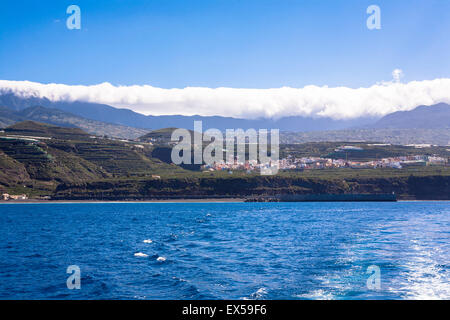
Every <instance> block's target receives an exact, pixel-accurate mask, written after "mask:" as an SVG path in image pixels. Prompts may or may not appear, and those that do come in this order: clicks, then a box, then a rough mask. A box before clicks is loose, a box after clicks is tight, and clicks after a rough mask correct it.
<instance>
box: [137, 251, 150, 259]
mask: <svg viewBox="0 0 450 320" xmlns="http://www.w3.org/2000/svg"><path fill="white" fill-rule="evenodd" d="M134 256H135V257H140V258H145V257H148V254H145V253H142V252H136V253H135V254H134Z"/></svg>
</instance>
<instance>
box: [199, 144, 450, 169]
mask: <svg viewBox="0 0 450 320" xmlns="http://www.w3.org/2000/svg"><path fill="white" fill-rule="evenodd" d="M362 150H363V149H362V148H359V147H355V146H341V147H338V148H336V149H335V151H336V152H341V153H342V154H343V156H344V155H346V153H345V152H349V151H362ZM274 165H275V166H278V169H279V170H300V171H302V170H318V169H334V168H351V169H377V168H393V169H402V168H407V167H425V166H449V165H450V162H449V159H448V158H445V157H440V156H435V155H434V156H429V155H409V156H398V157H388V158H381V159H378V160H372V161H355V160H348V159H345V158H342V159H341V158H338V159H335V158H325V157H301V158H297V157H294V156H292V155H288V156H287V157H286V158H282V159H279V160H278V161H277V163H275V164H274V163H272V162H270V163H265V164H260V163H258V162H257V161H256V160H250V161H245V162H239V161H237V160H234V162H232V163H230V162H224V161H223V162H217V163H214V164H213V165H204V166H202V169H203V170H204V171H220V170H225V171H230V172H231V171H232V170H244V171H246V172H247V173H252V172H253V171H255V170H261V169H262V168H267V167H270V166H274Z"/></svg>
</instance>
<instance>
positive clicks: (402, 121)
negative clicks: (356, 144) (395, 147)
mask: <svg viewBox="0 0 450 320" xmlns="http://www.w3.org/2000/svg"><path fill="white" fill-rule="evenodd" d="M372 128H375V129H445V128H450V105H448V104H445V103H439V104H435V105H432V106H419V107H417V108H415V109H413V110H411V111H398V112H394V113H391V114H388V115H386V116H384V117H383V118H381V119H380V120H379V121H377V122H376V123H375V124H374V125H373V126H372Z"/></svg>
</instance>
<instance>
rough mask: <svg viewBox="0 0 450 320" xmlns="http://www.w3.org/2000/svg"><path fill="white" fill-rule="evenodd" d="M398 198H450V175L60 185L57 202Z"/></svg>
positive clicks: (259, 178)
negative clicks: (316, 196) (352, 195)
mask: <svg viewBox="0 0 450 320" xmlns="http://www.w3.org/2000/svg"><path fill="white" fill-rule="evenodd" d="M392 192H395V193H396V194H397V196H398V198H399V199H417V200H450V176H425V177H416V176H410V177H398V178H365V179H354V178H352V179H347V180H345V181H342V180H324V179H303V178H292V179H291V178H285V177H277V176H274V177H262V176H260V177H252V178H223V179H221V178H215V179H211V178H186V179H164V180H156V179H154V180H146V181H132V180H122V181H114V182H112V181H108V182H101V181H99V182H87V183H83V184H61V185H60V186H59V187H58V188H57V189H56V191H55V194H54V197H53V198H55V199H109V200H120V199H157V198H173V197H175V198H176V197H180V198H189V197H193V198H195V197H205V198H207V197H250V196H255V195H277V194H321V193H328V194H342V193H372V194H380V193H392Z"/></svg>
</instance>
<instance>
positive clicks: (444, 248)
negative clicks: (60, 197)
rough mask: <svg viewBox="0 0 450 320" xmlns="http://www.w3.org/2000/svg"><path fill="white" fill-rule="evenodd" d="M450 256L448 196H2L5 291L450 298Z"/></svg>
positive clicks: (86, 295)
mask: <svg viewBox="0 0 450 320" xmlns="http://www.w3.org/2000/svg"><path fill="white" fill-rule="evenodd" d="M449 262H450V203H449V202H397V203H79V204H78V203H70V204H61V203H54V204H2V205H0V299H450V265H449ZM69 266H77V267H78V268H79V270H80V274H79V275H80V277H79V279H80V282H79V285H80V288H79V289H72V290H71V289H69V288H68V285H67V282H68V281H67V280H68V278H69V277H71V273H67V268H68V267H69ZM374 270H375V271H374ZM376 270H378V272H376ZM374 277H376V279H375V280H374ZM376 280H378V282H377V281H376ZM374 284H378V285H374Z"/></svg>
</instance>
